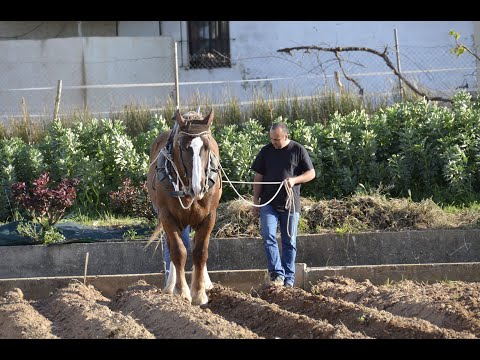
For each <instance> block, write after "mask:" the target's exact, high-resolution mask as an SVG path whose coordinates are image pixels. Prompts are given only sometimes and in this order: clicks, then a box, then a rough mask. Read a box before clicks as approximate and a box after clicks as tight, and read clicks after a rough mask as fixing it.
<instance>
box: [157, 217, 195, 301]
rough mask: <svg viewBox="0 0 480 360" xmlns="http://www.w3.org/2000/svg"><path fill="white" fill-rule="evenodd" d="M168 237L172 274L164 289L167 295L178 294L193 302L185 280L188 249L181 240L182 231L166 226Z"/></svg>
mask: <svg viewBox="0 0 480 360" xmlns="http://www.w3.org/2000/svg"><path fill="white" fill-rule="evenodd" d="M164 229H165V233H166V235H167V246H168V249H169V251H170V273H169V276H168V279H167V284H166V285H165V288H164V289H163V292H164V293H166V294H176V295H180V297H182V298H185V299H187V300H188V301H189V302H191V301H192V296H191V295H190V289H189V288H188V284H187V280H186V278H185V264H186V262H187V249H186V248H185V246H184V245H183V241H182V239H181V238H180V231H179V229H176V228H175V227H174V226H170V225H167V224H164Z"/></svg>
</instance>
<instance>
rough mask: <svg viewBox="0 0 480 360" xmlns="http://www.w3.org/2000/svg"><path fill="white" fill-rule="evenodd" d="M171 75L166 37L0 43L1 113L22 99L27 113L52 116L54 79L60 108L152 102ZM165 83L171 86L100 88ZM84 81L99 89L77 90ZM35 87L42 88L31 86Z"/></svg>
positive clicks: (161, 94) (167, 90)
mask: <svg viewBox="0 0 480 360" xmlns="http://www.w3.org/2000/svg"><path fill="white" fill-rule="evenodd" d="M174 74H175V73H174V61H173V43H172V39H171V38H169V37H159V36H156V37H83V38H80V37H75V38H61V39H49V40H21V41H0V89H3V90H0V116H1V115H10V114H12V113H18V112H19V109H20V100H21V98H22V97H24V98H25V102H26V105H27V110H28V112H29V113H30V114H45V113H46V114H52V113H53V106H54V103H55V94H56V86H57V82H58V80H62V82H63V92H62V98H61V106H60V111H61V112H62V111H64V112H71V111H72V109H79V108H80V109H82V108H83V107H85V106H87V107H88V108H89V109H90V110H91V111H107V112H108V111H109V110H111V109H122V108H123V106H125V105H128V104H130V103H141V104H149V105H150V106H154V105H155V103H156V102H157V100H158V99H159V98H160V99H162V101H164V100H165V99H166V98H168V96H169V94H170V93H171V92H172V90H173V89H174V86H173V83H174ZM169 82H170V83H171V84H172V85H171V86H170V87H168V86H165V87H135V88H130V87H125V86H124V87H111V88H108V87H107V88H105V87H104V88H102V87H101V86H102V85H112V84H145V83H169ZM82 85H99V86H100V87H99V88H89V89H82V88H80V89H79V88H75V87H78V86H82ZM39 87H40V88H43V90H42V89H34V88H39ZM48 87H50V89H49V90H48ZM72 87H73V88H72ZM30 88H32V89H31V90H28V89H30ZM5 89H10V90H9V91H6V90H5ZM12 89H18V90H12ZM25 89H27V90H25Z"/></svg>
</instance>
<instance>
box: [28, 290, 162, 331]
mask: <svg viewBox="0 0 480 360" xmlns="http://www.w3.org/2000/svg"><path fill="white" fill-rule="evenodd" d="M109 302H110V300H109V299H108V298H106V297H104V296H103V295H102V294H101V293H100V292H99V291H98V290H96V289H95V288H93V287H92V286H91V285H89V286H85V285H84V284H82V283H79V282H72V283H70V284H69V285H68V286H67V287H66V288H63V289H59V290H57V291H55V292H54V293H53V294H52V295H51V296H50V297H48V298H47V299H43V300H42V301H40V302H39V303H38V306H37V307H36V308H37V309H38V310H39V311H40V313H42V314H43V315H44V316H45V317H47V318H48V319H50V320H51V321H52V323H53V333H54V334H56V335H58V336H59V337H61V338H65V339H127V338H133V339H138V338H145V339H152V338H154V336H153V335H152V334H151V333H150V332H148V330H147V329H145V328H144V327H143V326H142V325H140V324H138V323H137V322H136V321H135V320H134V319H133V318H132V317H131V316H125V315H123V314H121V313H118V312H114V311H112V310H110V309H109V308H108V306H107V305H106V304H108V303H109Z"/></svg>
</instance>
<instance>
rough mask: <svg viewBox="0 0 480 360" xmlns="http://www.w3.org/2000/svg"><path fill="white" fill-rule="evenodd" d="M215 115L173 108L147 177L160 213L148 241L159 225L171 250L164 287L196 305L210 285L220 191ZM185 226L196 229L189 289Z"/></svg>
mask: <svg viewBox="0 0 480 360" xmlns="http://www.w3.org/2000/svg"><path fill="white" fill-rule="evenodd" d="M213 115H214V114H213V109H212V110H211V111H210V113H209V114H208V115H207V116H206V117H205V118H203V117H202V115H200V114H199V113H196V112H189V113H187V114H184V115H183V116H182V115H181V114H180V111H179V110H178V109H177V110H176V112H175V115H174V118H175V121H176V123H175V126H174V128H173V130H169V131H166V132H163V133H161V134H160V135H159V136H158V137H157V138H156V139H155V141H154V142H153V143H152V146H151V149H150V168H149V171H148V178H147V186H148V193H149V196H150V200H151V201H152V205H153V207H154V209H155V211H156V212H157V214H158V225H157V228H156V229H155V231H154V232H153V235H152V237H151V238H150V240H152V239H153V238H155V237H157V236H158V234H159V233H160V232H161V229H162V228H163V230H164V231H165V234H166V236H167V246H168V249H169V251H170V259H171V261H170V273H169V276H168V279H167V282H166V285H165V288H164V289H163V291H164V293H167V294H178V295H180V296H181V297H183V298H185V299H187V300H188V301H189V302H191V303H192V304H194V305H202V304H206V303H207V302H208V296H207V293H206V290H209V289H211V288H212V282H211V281H210V277H209V276H208V272H207V264H206V263H207V258H208V243H209V240H210V234H211V232H212V230H213V226H214V225H215V220H216V217H217V208H218V204H219V202H220V197H221V196H222V178H221V174H220V163H219V160H220V154H219V151H218V144H217V142H216V141H215V139H214V138H213V136H212V134H211V131H210V125H211V123H212V121H213ZM187 225H190V226H191V228H192V229H193V230H195V236H194V240H193V241H194V244H193V250H192V262H193V271H192V278H191V283H190V288H189V287H188V285H187V282H186V278H185V264H186V261H187V250H186V248H185V246H184V245H183V242H182V240H181V238H180V234H181V232H182V230H183V229H184V228H185V227H186V226H187Z"/></svg>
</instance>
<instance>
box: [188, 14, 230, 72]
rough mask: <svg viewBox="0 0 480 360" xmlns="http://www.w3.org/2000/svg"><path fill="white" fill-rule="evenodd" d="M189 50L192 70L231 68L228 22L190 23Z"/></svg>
mask: <svg viewBox="0 0 480 360" xmlns="http://www.w3.org/2000/svg"><path fill="white" fill-rule="evenodd" d="M188 50H189V54H190V68H192V69H210V68H218V67H230V31H229V24H228V21H189V22H188Z"/></svg>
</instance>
